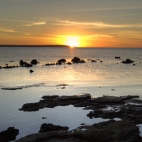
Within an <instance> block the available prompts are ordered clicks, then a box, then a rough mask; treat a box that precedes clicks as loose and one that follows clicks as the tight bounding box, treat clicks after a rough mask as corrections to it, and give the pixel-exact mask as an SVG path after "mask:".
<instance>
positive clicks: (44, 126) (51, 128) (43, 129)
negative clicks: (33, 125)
mask: <svg viewBox="0 0 142 142" xmlns="http://www.w3.org/2000/svg"><path fill="white" fill-rule="evenodd" d="M68 129H69V127H66V126H65V127H62V126H59V125H53V124H51V123H49V124H46V123H43V124H42V125H41V127H40V130H39V132H40V133H43V132H50V131H58V130H68Z"/></svg>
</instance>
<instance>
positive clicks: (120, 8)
mask: <svg viewBox="0 0 142 142" xmlns="http://www.w3.org/2000/svg"><path fill="white" fill-rule="evenodd" d="M137 9H142V7H114V8H111V7H110V8H88V9H77V10H70V11H64V12H68V13H76V12H92V11H114V10H137Z"/></svg>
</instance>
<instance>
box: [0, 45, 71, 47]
mask: <svg viewBox="0 0 142 142" xmlns="http://www.w3.org/2000/svg"><path fill="white" fill-rule="evenodd" d="M0 47H69V46H68V45H0Z"/></svg>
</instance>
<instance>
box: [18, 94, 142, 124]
mask: <svg viewBox="0 0 142 142" xmlns="http://www.w3.org/2000/svg"><path fill="white" fill-rule="evenodd" d="M137 97H139V96H120V97H115V96H103V97H98V98H95V99H93V98H91V96H90V94H85V95H79V96H78V95H74V96H57V95H54V96H43V97H42V98H43V99H44V100H40V101H39V102H36V103H27V104H24V105H23V106H22V108H21V109H20V110H23V111H37V110H39V109H43V108H46V107H47V108H54V107H56V106H67V105H74V106H75V107H83V108H84V109H91V110H92V111H91V112H90V113H89V114H87V116H88V117H90V118H99V117H102V118H106V119H113V118H120V119H122V120H125V121H130V120H131V122H133V123H135V124H139V122H142V117H141V114H142V101H141V100H139V101H136V100H135V101H134V99H133V98H137ZM128 116H129V117H128ZM130 116H131V117H130ZM134 116H135V117H134Z"/></svg>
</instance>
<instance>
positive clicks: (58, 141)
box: [16, 120, 142, 142]
mask: <svg viewBox="0 0 142 142" xmlns="http://www.w3.org/2000/svg"><path fill="white" fill-rule="evenodd" d="M47 141H48V142H106V141H107V142H140V141H142V138H141V137H140V136H139V128H138V127H137V126H135V125H134V124H131V123H128V122H125V121H114V120H110V121H108V122H101V123H98V124H94V125H91V126H81V127H79V128H77V129H76V130H73V131H64V130H61V131H51V132H44V133H36V134H32V135H29V136H26V137H24V138H21V139H19V140H17V141H16V142H47Z"/></svg>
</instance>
